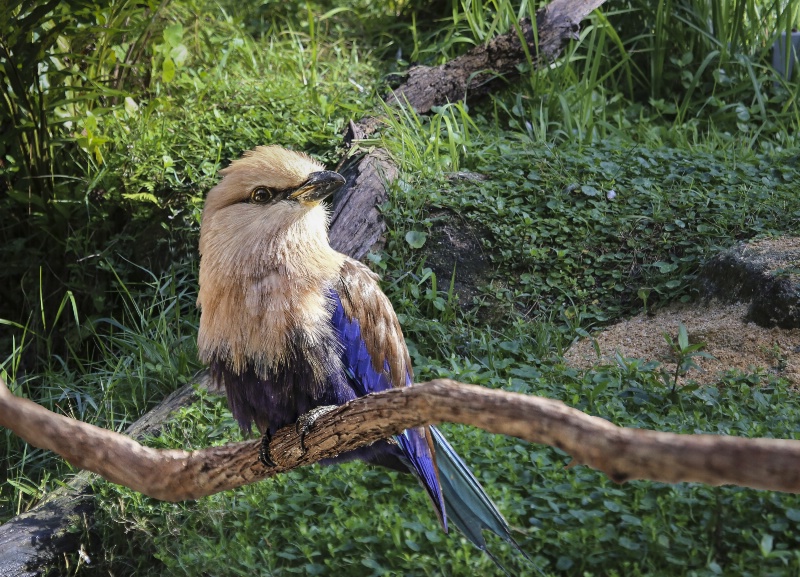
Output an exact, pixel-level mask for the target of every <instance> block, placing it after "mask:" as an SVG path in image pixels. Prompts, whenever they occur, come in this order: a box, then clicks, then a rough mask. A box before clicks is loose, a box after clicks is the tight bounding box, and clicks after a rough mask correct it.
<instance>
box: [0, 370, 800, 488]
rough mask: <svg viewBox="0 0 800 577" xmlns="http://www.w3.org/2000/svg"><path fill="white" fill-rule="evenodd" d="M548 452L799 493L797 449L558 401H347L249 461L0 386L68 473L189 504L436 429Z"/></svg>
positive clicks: (460, 391) (3, 412)
mask: <svg viewBox="0 0 800 577" xmlns="http://www.w3.org/2000/svg"><path fill="white" fill-rule="evenodd" d="M444 421H448V422H454V423H462V424H466V425H473V426H476V427H479V428H481V429H484V430H486V431H488V432H491V433H497V434H503V435H510V436H514V437H518V438H520V439H524V440H527V441H530V442H533V443H541V444H546V445H550V446H553V447H558V448H559V449H561V450H563V451H565V452H567V453H569V454H570V455H571V456H572V457H573V459H574V461H573V464H583V465H587V466H590V467H592V468H594V469H597V470H599V471H602V472H603V473H605V474H606V475H608V476H609V477H610V478H611V479H613V480H614V481H617V482H624V481H628V480H632V479H651V480H654V481H662V482H665V483H679V482H684V481H692V482H700V483H706V484H709V485H725V484H733V485H741V486H745V487H752V488H755V489H769V490H775V491H785V492H792V493H798V492H800V441H794V440H782V439H745V438H739V437H726V436H720V435H680V434H674V433H664V432H658V431H649V430H643V429H629V428H622V427H617V426H616V425H613V424H612V423H610V422H608V421H606V420H604V419H602V418H599V417H593V416H590V415H587V414H585V413H583V412H581V411H578V410H577V409H573V408H571V407H568V406H567V405H565V404H564V403H562V402H560V401H554V400H551V399H545V398H541V397H534V396H529V395H521V394H518V393H511V392H507V391H501V390H493V389H486V388H484V387H478V386H475V385H469V384H464V383H458V382H455V381H450V380H446V379H439V380H435V381H430V382H428V383H423V384H419V385H415V386H413V387H406V388H403V389H394V390H391V391H386V392H384V393H380V394H376V395H370V396H367V397H363V398H360V399H356V400H354V401H352V402H350V403H348V404H346V405H343V406H341V407H337V408H335V409H333V410H331V411H330V412H328V413H326V414H324V415H322V416H321V417H319V418H318V419H317V421H316V422H315V423H314V425H313V426H312V427H311V429H310V430H309V431H308V433H307V434H306V435H305V437H304V439H303V440H302V444H303V446H305V447H306V450H303V448H302V446H301V439H300V435H299V434H298V432H297V431H296V430H295V427H294V426H288V427H284V428H283V429H281V430H280V431H278V432H277V433H276V434H275V436H274V437H273V439H272V442H271V444H270V453H271V456H272V458H273V460H274V461H275V462H276V463H277V465H276V466H275V467H271V468H266V467H264V466H263V465H262V464H261V463H260V462H259V460H258V450H259V446H260V440H252V441H245V442H240V443H231V444H228V445H224V446H221V447H210V448H207V449H200V450H197V451H183V450H178V449H162V450H157V449H151V448H148V447H144V446H142V445H140V444H139V443H137V442H136V441H134V440H133V439H131V438H129V437H126V436H125V435H120V434H118V433H114V432H112V431H108V430H106V429H101V428H99V427H95V426H93V425H88V424H86V423H82V422H80V421H76V420H74V419H70V418H68V417H64V416H62V415H57V414H55V413H52V412H50V411H48V410H47V409H45V408H44V407H41V406H39V405H37V404H36V403H33V402H31V401H29V400H27V399H22V398H19V397H15V396H13V395H12V394H11V393H10V392H9V391H8V389H7V388H6V387H5V384H4V383H1V384H0V425H2V426H4V427H8V428H9V429H11V430H12V431H14V432H15V433H16V434H17V435H19V436H20V437H22V438H23V439H25V440H26V441H27V442H28V443H30V444H32V445H35V446H37V447H41V448H43V449H48V450H51V451H54V452H56V453H58V454H59V455H61V456H62V457H64V458H65V459H67V460H68V461H69V462H70V463H71V464H73V465H74V466H76V467H79V468H82V469H88V470H91V471H94V472H95V473H97V474H99V475H101V476H102V477H104V478H105V479H108V480H109V481H111V482H113V483H117V484H121V485H124V486H126V487H129V488H131V489H134V490H136V491H139V492H141V493H144V494H146V495H149V496H151V497H154V498H157V499H162V500H168V501H182V500H186V499H197V498H199V497H203V496H206V495H211V494H214V493H218V492H220V491H225V490H228V489H235V488H237V487H241V486H242V485H246V484H249V483H254V482H256V481H259V480H261V479H264V478H266V477H269V476H272V475H276V474H279V473H282V472H285V471H288V470H290V469H294V468H296V467H300V466H303V465H308V464H311V463H314V462H316V461H319V460H320V459H323V458H325V457H331V456H334V455H336V454H339V453H342V452H344V451H349V450H352V449H355V448H357V447H360V446H363V445H367V444H370V443H372V442H374V441H376V440H378V439H382V438H386V437H388V436H390V435H393V434H396V433H399V432H400V431H402V430H404V429H406V428H409V427H416V426H420V425H426V424H436V423H440V422H444Z"/></svg>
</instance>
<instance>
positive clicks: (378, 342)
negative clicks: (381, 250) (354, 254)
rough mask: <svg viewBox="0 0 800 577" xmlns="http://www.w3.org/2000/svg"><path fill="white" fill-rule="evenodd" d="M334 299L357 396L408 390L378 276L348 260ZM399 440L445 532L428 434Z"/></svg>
mask: <svg viewBox="0 0 800 577" xmlns="http://www.w3.org/2000/svg"><path fill="white" fill-rule="evenodd" d="M331 297H332V298H333V300H334V303H335V305H336V308H335V310H334V313H333V316H332V318H331V322H332V324H333V327H334V330H335V331H336V333H337V335H338V337H339V340H340V342H341V344H342V349H343V350H342V362H343V363H344V368H345V372H346V373H347V375H348V378H349V380H350V382H351V385H352V387H353V389H354V390H355V393H356V395H358V396H364V395H368V394H370V393H376V392H380V391H385V390H386V389H390V388H394V387H404V386H408V385H410V384H411V359H410V358H409V356H408V348H407V347H406V343H405V340H404V339H403V331H402V329H401V328H400V323H399V322H398V320H397V315H396V314H395V312H394V309H393V308H392V305H391V303H390V302H389V299H388V298H386V295H385V294H383V292H382V291H381V289H380V286H379V285H378V276H377V275H376V274H375V273H373V272H372V271H370V270H369V268H367V267H366V266H365V265H363V264H361V263H360V262H358V261H355V260H352V259H346V260H345V262H344V264H343V265H342V268H341V271H340V275H339V280H338V282H337V283H336V285H335V286H334V290H333V293H332V295H331ZM396 440H397V443H398V445H400V448H401V449H402V451H403V454H404V455H405V457H406V459H407V460H408V461H409V465H410V467H411V469H412V470H413V472H414V473H416V475H417V477H419V479H420V481H421V482H422V484H423V486H424V487H425V489H426V490H427V492H428V495H429V496H430V498H431V501H432V502H433V505H434V509H435V510H436V512H437V514H438V515H439V520H440V521H441V522H442V525H443V526H444V528H445V530H446V529H447V519H446V515H445V512H444V499H443V497H442V490H441V486H440V484H439V472H438V468H437V466H436V461H435V457H434V450H433V439H432V437H431V433H430V430H429V429H428V427H420V428H415V429H407V430H406V431H404V432H403V433H402V434H401V435H397V437H396Z"/></svg>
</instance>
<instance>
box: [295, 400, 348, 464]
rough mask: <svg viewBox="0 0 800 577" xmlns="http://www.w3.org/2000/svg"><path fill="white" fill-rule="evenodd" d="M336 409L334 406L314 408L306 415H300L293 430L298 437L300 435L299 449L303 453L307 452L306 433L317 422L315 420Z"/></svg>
mask: <svg viewBox="0 0 800 577" xmlns="http://www.w3.org/2000/svg"><path fill="white" fill-rule="evenodd" d="M336 408H337V407H336V405H325V406H322V407H315V408H313V409H311V410H310V411H308V412H307V413H304V414H302V415H300V417H299V418H298V419H297V422H296V423H295V424H294V430H295V431H296V432H297V434H298V435H300V449H302V451H303V453H305V452H307V451H308V448H307V447H306V443H305V440H306V433H308V432H309V431H310V430H311V427H313V426H314V423H315V422H316V421H317V419H319V418H320V417H321V416H322V415H324V414H326V413H330V412H331V411H332V410H334V409H336Z"/></svg>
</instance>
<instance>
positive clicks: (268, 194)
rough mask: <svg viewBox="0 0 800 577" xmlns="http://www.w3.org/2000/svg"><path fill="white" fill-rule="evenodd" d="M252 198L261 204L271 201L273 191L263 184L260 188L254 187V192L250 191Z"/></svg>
mask: <svg viewBox="0 0 800 577" xmlns="http://www.w3.org/2000/svg"><path fill="white" fill-rule="evenodd" d="M250 200H251V201H253V202H257V203H259V204H264V203H265V202H269V201H270V200H272V191H271V190H270V189H268V188H265V187H263V186H259V187H258V188H256V189H253V192H251V193H250Z"/></svg>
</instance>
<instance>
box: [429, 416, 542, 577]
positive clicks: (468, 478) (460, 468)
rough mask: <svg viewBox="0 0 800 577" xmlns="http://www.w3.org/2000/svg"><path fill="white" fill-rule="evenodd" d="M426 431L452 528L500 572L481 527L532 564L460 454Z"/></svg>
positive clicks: (442, 437)
mask: <svg viewBox="0 0 800 577" xmlns="http://www.w3.org/2000/svg"><path fill="white" fill-rule="evenodd" d="M430 430H431V435H432V436H433V443H434V448H435V451H436V453H435V454H436V464H437V465H438V467H439V482H440V483H441V485H442V493H443V495H444V503H445V511H446V512H447V517H448V518H449V519H450V520H451V521H453V523H455V525H456V527H458V528H459V529H460V530H461V532H462V533H463V534H464V536H465V537H466V538H467V539H469V541H470V542H471V543H472V544H473V545H475V546H476V547H477V548H478V549H481V550H482V551H485V552H486V553H487V555H489V556H490V557H491V558H492V560H493V561H494V562H495V563H496V564H497V565H498V566H499V567H500V568H501V569H503V570H504V571H505V568H503V566H502V565H500V563H499V562H498V561H497V559H495V557H494V556H493V555H492V554H491V552H490V551H489V550H488V549H487V548H486V539H485V538H484V536H483V531H484V529H488V530H489V531H491V532H492V533H494V534H495V535H497V536H499V537H502V538H503V539H505V540H506V541H508V542H509V543H511V545H513V546H514V547H515V548H516V549H517V551H519V552H520V553H521V554H522V555H523V556H524V557H525V558H526V559H527V560H528V561H529V562H531V563H532V562H533V561H532V560H531V558H530V557H528V555H527V554H526V553H525V552H524V551H523V550H522V549H521V548H520V546H519V544H518V543H517V542H516V541H515V540H514V538H513V537H512V536H511V530H510V529H509V527H508V523H506V520H505V519H504V518H503V515H501V514H500V511H498V510H497V507H496V506H495V504H494V503H492V500H491V499H489V496H488V495H487V494H486V491H484V490H483V487H481V484H480V483H478V480H477V479H476V478H475V476H474V475H473V474H472V471H470V470H469V467H467V465H466V464H464V461H462V460H461V457H459V456H458V454H457V453H456V452H455V450H454V449H453V447H451V446H450V443H448V442H447V440H446V439H445V438H444V435H442V434H441V433H440V432H439V431H438V430H437V429H436V427H431V428H430Z"/></svg>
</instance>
